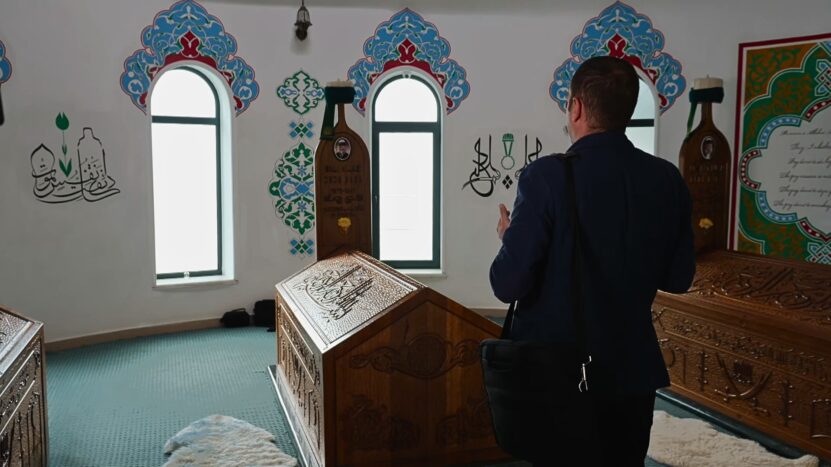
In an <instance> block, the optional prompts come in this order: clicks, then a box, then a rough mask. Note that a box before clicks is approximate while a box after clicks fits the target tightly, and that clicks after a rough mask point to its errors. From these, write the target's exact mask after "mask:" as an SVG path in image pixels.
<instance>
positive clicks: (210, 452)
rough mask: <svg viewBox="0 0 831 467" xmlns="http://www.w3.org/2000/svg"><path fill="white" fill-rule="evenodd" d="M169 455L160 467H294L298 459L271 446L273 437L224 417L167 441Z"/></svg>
mask: <svg viewBox="0 0 831 467" xmlns="http://www.w3.org/2000/svg"><path fill="white" fill-rule="evenodd" d="M164 453H165V454H171V456H170V459H168V461H167V462H166V463H165V464H164V466H163V467H185V466H188V467H194V466H204V467H207V466H222V467H243V466H246V467H249V466H259V467H296V466H297V459H295V458H293V457H291V456H289V455H287V454H285V453H283V452H282V451H280V449H278V448H277V446H276V445H275V444H274V436H273V435H272V434H271V433H269V432H267V431H265V430H263V429H262V428H257V427H256V426H254V425H252V424H250V423H248V422H244V421H242V420H237V419H236V418H233V417H227V416H225V415H211V416H209V417H205V418H203V419H201V420H197V421H195V422H193V423H191V424H190V425H188V426H187V427H186V428H185V429H183V430H182V431H180V432H179V433H176V436H174V437H172V438H170V439H169V440H167V443H165V445H164Z"/></svg>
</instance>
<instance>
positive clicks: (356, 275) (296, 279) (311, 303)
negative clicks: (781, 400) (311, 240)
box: [277, 251, 424, 346]
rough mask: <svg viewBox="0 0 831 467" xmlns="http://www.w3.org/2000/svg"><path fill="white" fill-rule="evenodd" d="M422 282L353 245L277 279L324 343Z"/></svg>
mask: <svg viewBox="0 0 831 467" xmlns="http://www.w3.org/2000/svg"><path fill="white" fill-rule="evenodd" d="M423 288H424V286H423V285H421V284H419V283H418V282H416V281H414V280H412V279H410V278H408V277H407V276H405V275H403V274H401V273H399V272H397V271H396V270H394V269H392V268H390V267H387V266H386V265H384V264H383V263H381V262H379V261H378V260H376V259H374V258H372V257H370V256H369V255H366V254H364V253H361V252H358V251H349V252H345V253H340V254H336V255H334V256H332V257H330V258H327V259H324V260H320V261H318V262H316V263H314V264H312V265H311V266H309V267H307V268H305V269H303V270H301V271H300V272H298V273H296V274H294V275H293V276H291V277H289V278H288V279H286V280H284V281H282V282H280V283H279V284H277V290H278V292H279V293H280V295H281V296H282V297H283V299H284V300H286V301H287V302H289V306H291V308H292V309H293V310H294V311H295V312H296V313H297V314H300V315H302V316H303V317H304V318H305V319H306V320H307V321H308V322H309V324H311V329H314V331H315V332H316V333H317V336H318V337H319V338H320V339H321V340H322V341H323V342H325V343H326V344H327V346H328V345H329V344H332V343H333V342H335V341H337V340H338V339H341V338H342V337H344V336H346V335H351V334H353V333H354V332H355V331H357V330H359V329H361V328H364V327H366V326H367V325H368V324H369V323H370V322H372V321H373V318H375V317H377V316H380V315H382V314H384V312H385V311H387V310H390V309H391V308H393V305H395V304H396V303H398V302H399V301H400V300H402V299H404V298H406V297H407V296H409V295H410V294H412V293H414V292H417V291H419V290H421V289H423Z"/></svg>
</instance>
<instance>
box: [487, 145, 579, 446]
mask: <svg viewBox="0 0 831 467" xmlns="http://www.w3.org/2000/svg"><path fill="white" fill-rule="evenodd" d="M555 157H560V158H562V159H563V160H564V163H565V165H566V183H567V185H568V186H567V190H566V193H567V196H568V205H569V208H570V211H571V219H572V225H574V233H573V235H574V259H573V263H572V278H573V281H574V285H573V287H572V305H573V307H574V322H575V326H576V331H577V339H576V344H574V345H566V344H555V343H550V342H531V341H514V340H510V339H508V336H509V335H510V329H511V324H512V321H513V314H514V307H515V304H514V303H512V304H511V306H510V308H509V309H508V315H507V317H506V319H505V325H504V326H503V328H502V338H501V339H488V340H485V341H483V342H482V344H481V346H480V349H481V353H482V370H483V373H484V381H485V389H486V391H487V394H488V402H489V403H490V409H491V415H492V417H493V426H494V432H495V435H496V441H497V442H498V443H499V446H500V447H501V448H502V449H504V450H505V451H506V452H508V453H509V454H511V455H512V456H514V457H517V458H520V459H525V460H529V461H533V462H541V461H546V460H550V459H552V458H553V457H552V454H553V453H558V452H560V453H567V452H569V450H573V449H577V448H578V446H577V445H576V444H582V443H575V442H574V440H576V439H579V438H580V437H581V436H582V435H583V434H588V433H589V432H590V431H591V426H592V418H593V416H592V404H591V399H590V397H589V395H588V391H589V379H588V376H589V366H590V365H589V363H590V362H591V355H590V354H589V352H588V348H587V347H588V346H587V340H586V323H585V316H584V315H585V311H584V309H583V300H582V294H583V287H582V285H583V284H582V283H583V280H582V277H581V267H580V261H581V257H582V248H581V238H580V237H581V229H580V222H579V217H578V215H577V196H576V191H575V188H574V169H573V167H572V159H573V158H574V157H576V154H574V153H567V154H564V155H563V154H560V155H557V156H555ZM553 456H555V457H557V454H553Z"/></svg>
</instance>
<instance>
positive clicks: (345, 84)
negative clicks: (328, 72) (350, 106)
mask: <svg viewBox="0 0 831 467" xmlns="http://www.w3.org/2000/svg"><path fill="white" fill-rule="evenodd" d="M352 86H353V84H352V81H350V80H348V79H347V80H335V81H330V82H328V83H326V87H327V88H351V87H352Z"/></svg>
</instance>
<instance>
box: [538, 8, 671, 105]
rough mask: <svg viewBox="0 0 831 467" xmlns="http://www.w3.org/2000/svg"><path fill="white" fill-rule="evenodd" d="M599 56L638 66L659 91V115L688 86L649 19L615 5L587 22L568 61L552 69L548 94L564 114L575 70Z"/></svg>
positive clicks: (575, 40) (572, 44) (572, 48)
mask: <svg viewBox="0 0 831 467" xmlns="http://www.w3.org/2000/svg"><path fill="white" fill-rule="evenodd" d="M598 56H610V57H616V58H621V59H623V60H626V61H627V62H629V63H631V64H632V65H634V66H636V67H638V69H640V70H641V71H642V72H643V73H644V75H645V76H646V77H648V78H649V80H650V81H652V84H653V85H654V86H655V89H656V90H657V91H658V98H659V99H660V105H659V108H660V111H661V113H664V112H666V111H667V110H668V109H669V108H670V107H672V104H674V103H675V100H676V99H677V98H678V97H679V96H681V95H682V94H683V93H684V90H685V89H686V87H687V81H686V79H684V76H683V75H682V74H681V63H680V62H679V61H678V60H676V59H675V58H674V57H673V56H672V55H670V54H668V53H666V52H664V34H663V33H661V31H659V30H657V29H655V28H654V27H653V26H652V21H651V20H650V19H649V17H647V16H645V15H642V14H640V13H638V12H637V11H635V9H634V8H632V7H630V6H629V5H627V4H625V3H623V2H615V3H614V4H613V5H612V6H610V7H608V8H606V9H605V10H603V11H602V12H601V13H600V15H599V16H597V17H596V18H593V19H591V20H589V22H588V23H586V25H585V27H583V32H582V33H581V34H580V35H579V36H577V37H575V38H574V40H572V42H571V58H569V59H568V60H566V61H565V62H563V64H562V65H560V66H559V67H558V68H557V69H556V70H554V82H553V83H551V87H550V89H549V93H550V94H551V98H552V99H554V100H555V101H556V102H557V104H558V105H559V106H560V109H562V111H563V112H565V111H566V107H567V105H568V91H569V88H570V87H571V78H572V77H573V76H574V73H575V72H576V71H577V68H578V67H579V66H580V65H581V64H582V63H583V62H584V61H586V60H588V59H590V58H592V57H598Z"/></svg>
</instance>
